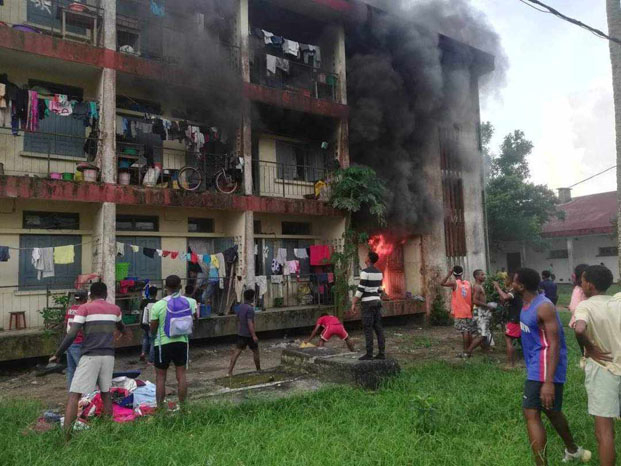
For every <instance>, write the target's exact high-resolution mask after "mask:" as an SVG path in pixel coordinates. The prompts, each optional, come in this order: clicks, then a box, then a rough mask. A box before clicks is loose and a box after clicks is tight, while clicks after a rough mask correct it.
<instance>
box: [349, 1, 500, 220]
mask: <svg viewBox="0 0 621 466" xmlns="http://www.w3.org/2000/svg"><path fill="white" fill-rule="evenodd" d="M410 3H412V2H410ZM352 33H353V36H352ZM439 33H440V34H443V35H446V36H448V37H451V38H453V39H456V40H458V41H460V42H463V43H465V44H467V45H470V46H472V47H476V48H478V49H481V50H483V51H485V52H488V53H490V54H492V55H494V56H495V57H496V71H495V72H494V73H492V74H491V75H489V76H487V77H486V78H485V82H481V84H482V87H484V88H486V89H487V88H494V87H496V86H498V85H499V84H500V83H502V82H503V77H504V68H505V58H504V53H503V51H502V48H501V45H500V39H499V37H498V35H497V34H496V33H495V32H494V31H493V29H492V28H491V26H490V25H489V24H488V23H487V21H486V19H485V17H484V15H483V14H482V13H480V12H477V11H476V10H474V9H473V8H472V7H471V6H470V4H469V2H468V0H426V1H422V2H420V1H417V2H415V4H414V5H413V6H407V4H404V5H402V6H401V7H393V8H391V11H390V12H389V13H388V14H386V13H381V12H377V11H374V14H371V15H369V19H368V21H367V22H366V23H365V24H364V25H363V26H360V27H358V28H357V29H356V31H351V32H350V33H349V35H348V43H347V46H348V68H347V76H348V83H347V84H348V104H349V105H350V108H351V119H350V154H351V158H352V161H353V162H354V163H360V164H365V165H368V166H370V167H372V168H373V169H375V170H376V172H377V173H378V175H379V176H380V177H381V178H382V179H384V180H385V181H386V185H387V186H388V188H389V199H388V201H389V209H388V219H389V225H390V226H391V228H393V229H395V228H401V229H404V230H406V231H408V232H412V231H417V232H421V231H424V229H425V225H426V224H428V223H429V221H430V220H431V219H433V218H434V217H435V216H437V215H438V214H439V213H440V212H441V202H442V201H441V199H433V198H431V196H430V195H429V192H428V189H427V182H426V180H425V176H424V173H423V162H424V157H425V154H426V151H427V153H428V150H429V147H434V142H435V143H436V147H437V142H436V141H433V140H432V139H431V138H437V137H438V136H437V134H438V133H437V132H434V129H435V128H443V127H454V125H459V124H460V122H463V121H464V120H465V119H468V121H472V118H476V114H472V113H470V114H469V113H468V112H467V109H468V108H472V107H471V106H468V105H466V104H467V99H469V98H470V96H471V91H470V89H471V88H470V86H471V78H470V73H469V69H468V65H464V66H455V65H453V64H450V63H449V64H447V60H446V53H445V52H443V50H442V48H441V47H440V40H442V39H441V38H440V35H439ZM460 49H463V50H471V49H469V48H467V47H463V48H460ZM461 59H463V60H464V61H466V62H467V61H468V57H462V58H461ZM458 61H459V60H458ZM457 144H459V142H457ZM460 149H463V148H460V147H457V148H455V150H454V152H455V153H458V154H460V157H462V159H463V161H464V162H467V161H468V157H480V155H479V154H478V153H473V150H472V149H469V150H468V151H466V150H460ZM462 165H463V167H464V169H466V168H467V166H468V165H472V164H468V163H463V164H462Z"/></svg>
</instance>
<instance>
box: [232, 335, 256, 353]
mask: <svg viewBox="0 0 621 466" xmlns="http://www.w3.org/2000/svg"><path fill="white" fill-rule="evenodd" d="M235 346H236V347H237V349H241V350H244V349H246V348H250V349H251V350H252V351H254V350H256V349H258V348H259V344H258V343H256V342H255V341H254V340H253V339H252V337H244V336H241V335H237V343H235Z"/></svg>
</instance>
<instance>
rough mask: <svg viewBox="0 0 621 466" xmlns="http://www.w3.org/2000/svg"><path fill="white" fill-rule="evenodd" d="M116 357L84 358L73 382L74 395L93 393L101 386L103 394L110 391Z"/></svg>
mask: <svg viewBox="0 0 621 466" xmlns="http://www.w3.org/2000/svg"><path fill="white" fill-rule="evenodd" d="M113 371H114V356H82V357H81V358H80V362H79V363H78V367H77V368H76V370H75V374H74V375H73V380H72V381H71V388H69V391H70V392H72V393H81V394H86V393H92V392H94V391H95V387H97V386H99V390H100V391H101V392H102V393H107V392H109V391H110V386H111V385H112V372H113Z"/></svg>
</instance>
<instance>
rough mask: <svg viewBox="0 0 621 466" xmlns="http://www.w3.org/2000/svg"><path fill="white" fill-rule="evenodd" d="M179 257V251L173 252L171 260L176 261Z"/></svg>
mask: <svg viewBox="0 0 621 466" xmlns="http://www.w3.org/2000/svg"><path fill="white" fill-rule="evenodd" d="M178 256H179V252H178V251H171V252H170V258H171V259H176V258H177V257H178Z"/></svg>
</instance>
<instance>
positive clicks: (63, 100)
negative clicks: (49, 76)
mask: <svg viewBox="0 0 621 466" xmlns="http://www.w3.org/2000/svg"><path fill="white" fill-rule="evenodd" d="M49 107H50V111H51V112H53V113H55V114H56V115H60V116H69V115H71V114H72V113H73V107H72V106H71V102H70V101H69V99H68V98H67V96H66V95H64V94H56V95H55V96H54V98H53V99H52V100H50V101H49Z"/></svg>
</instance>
